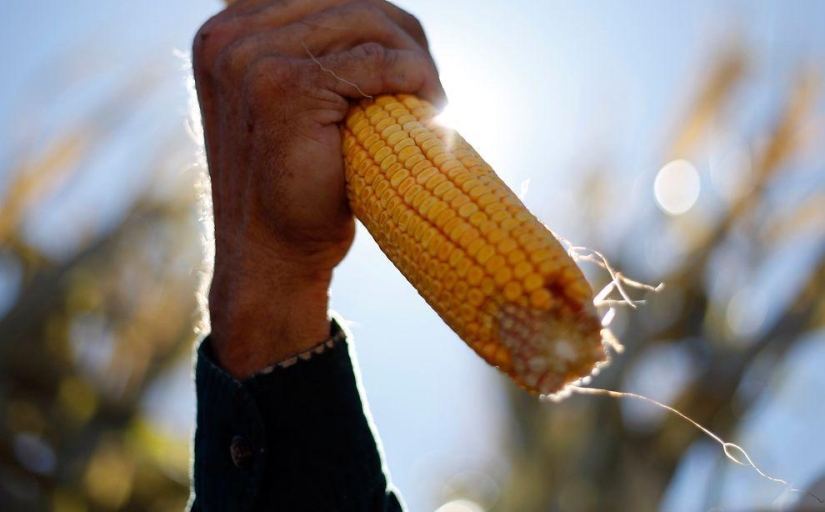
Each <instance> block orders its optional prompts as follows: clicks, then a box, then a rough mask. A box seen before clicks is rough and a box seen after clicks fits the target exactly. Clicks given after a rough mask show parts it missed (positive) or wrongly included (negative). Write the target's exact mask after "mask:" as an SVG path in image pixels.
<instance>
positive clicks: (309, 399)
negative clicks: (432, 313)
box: [190, 320, 404, 512]
mask: <svg viewBox="0 0 825 512" xmlns="http://www.w3.org/2000/svg"><path fill="white" fill-rule="evenodd" d="M353 358H354V354H350V347H349V342H348V340H347V339H346V336H345V335H344V332H343V330H342V329H341V327H340V326H339V324H338V322H336V321H335V320H333V322H332V325H331V338H330V340H329V341H327V342H325V343H323V344H320V345H318V346H317V347H316V348H315V349H313V350H311V351H308V352H306V353H303V354H300V355H299V356H296V357H293V358H291V359H289V360H287V361H282V362H281V363H278V364H276V365H273V366H271V367H269V368H267V369H266V370H264V371H262V372H259V373H257V374H255V375H253V376H252V377H250V378H248V379H246V380H243V381H238V380H236V379H234V378H233V377H232V376H230V375H229V374H228V373H226V372H225V371H224V370H223V369H221V368H220V367H219V366H218V365H217V364H216V363H215V362H214V358H213V357H212V354H211V349H210V343H209V337H206V338H205V339H204V340H203V341H202V342H201V343H200V346H199V348H198V352H197V361H196V367H195V383H196V394H197V425H196V430H195V444H194V455H195V460H194V470H193V473H194V474H193V489H192V497H191V499H190V509H191V510H192V511H196V512H212V511H224V510H226V511H229V510H232V511H236V510H237V511H247V510H282V511H288V512H291V511H296V512H302V511H307V512H309V511H313V512H315V511H341V512H344V511H347V512H349V511H353V512H355V511H358V512H361V511H364V512H396V511H401V510H403V509H404V508H403V505H402V502H401V500H400V498H399V497H398V495H397V493H396V492H395V491H394V490H393V489H392V487H391V486H390V485H389V484H388V480H387V477H386V475H385V472H384V470H383V467H382V460H381V455H380V453H379V449H378V445H377V441H376V436H375V435H374V433H373V430H372V428H371V425H370V421H369V419H368V414H367V413H366V412H365V410H364V404H363V402H362V399H361V393H360V389H359V385H358V376H357V375H356V371H355V370H354V368H353Z"/></svg>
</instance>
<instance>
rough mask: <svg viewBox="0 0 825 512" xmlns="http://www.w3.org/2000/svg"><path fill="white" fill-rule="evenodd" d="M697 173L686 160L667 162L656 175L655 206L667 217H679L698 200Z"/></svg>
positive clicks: (654, 184)
mask: <svg viewBox="0 0 825 512" xmlns="http://www.w3.org/2000/svg"><path fill="white" fill-rule="evenodd" d="M700 187H701V185H700V182H699V173H698V172H696V168H695V167H694V166H693V164H691V163H690V162H688V161H687V160H673V161H672V162H668V163H667V164H665V166H664V167H662V169H661V170H660V171H659V173H658V174H657V175H656V181H655V182H654V183H653V193H654V195H655V197H656V204H658V205H659V208H661V209H662V211H664V212H665V213H667V214H669V215H681V214H683V213H685V212H687V211H688V210H690V209H691V208H693V205H695V204H696V200H697V199H699V189H700Z"/></svg>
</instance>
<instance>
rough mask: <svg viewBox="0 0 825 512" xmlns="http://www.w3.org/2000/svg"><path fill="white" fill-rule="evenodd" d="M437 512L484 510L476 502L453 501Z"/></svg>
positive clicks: (481, 511)
mask: <svg viewBox="0 0 825 512" xmlns="http://www.w3.org/2000/svg"><path fill="white" fill-rule="evenodd" d="M435 512H484V509H483V508H481V505H479V504H478V503H476V502H474V501H470V500H453V501H450V502H448V503H445V504H443V505H441V506H440V507H438V509H436V511H435Z"/></svg>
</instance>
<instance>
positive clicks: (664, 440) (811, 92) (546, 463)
mask: <svg viewBox="0 0 825 512" xmlns="http://www.w3.org/2000/svg"><path fill="white" fill-rule="evenodd" d="M717 54H718V55H719V57H717V59H718V60H717V61H716V62H714V63H711V65H710V66H708V69H709V70H710V71H709V72H708V74H707V76H705V78H704V81H703V83H701V84H700V86H699V90H698V91H696V92H694V93H692V94H690V96H691V97H693V98H694V101H693V102H692V103H691V104H690V105H689V106H688V108H687V109H686V111H685V114H683V116H682V119H681V121H680V122H679V123H678V124H677V127H676V130H675V131H674V133H673V135H672V137H671V139H670V140H669V141H668V142H667V147H666V148H665V149H664V150H662V152H661V153H662V155H663V157H662V159H661V160H662V162H663V163H664V162H668V161H672V160H674V159H692V160H693V161H696V162H704V161H707V159H708V153H709V152H710V148H711V147H712V146H713V144H714V143H715V142H716V141H715V138H716V137H718V136H719V134H720V133H725V132H737V133H736V134H737V136H738V137H739V138H740V139H744V140H746V141H747V146H749V147H751V148H753V151H752V154H751V158H750V169H749V170H750V172H749V174H748V178H747V180H745V181H744V182H740V183H739V184H738V185H739V186H738V187H737V188H735V190H734V191H733V192H732V193H730V194H729V195H728V196H727V197H725V198H723V197H718V198H715V204H714V205H713V207H714V208H713V211H715V212H717V213H716V214H715V215H704V216H700V215H695V214H694V213H693V212H688V213H686V214H684V215H680V216H668V215H666V214H664V213H662V212H661V211H659V210H653V209H647V210H645V212H644V216H640V217H639V218H638V219H637V222H636V223H635V224H634V226H633V227H632V228H629V230H628V231H627V232H626V233H624V236H622V237H618V238H622V239H625V240H632V243H628V244H626V245H625V246H621V247H616V248H614V250H612V251H608V257H609V258H610V259H611V260H612V263H613V264H614V265H615V266H616V267H617V268H620V269H629V268H640V266H641V265H640V264H639V262H638V261H637V260H638V258H639V252H638V250H631V249H633V248H635V247H636V246H639V245H645V244H647V245H648V246H656V245H657V244H664V243H673V242H674V241H675V243H676V244H677V245H678V246H679V250H678V251H675V254H676V256H674V259H673V261H670V262H669V265H668V267H667V268H668V270H667V271H666V273H663V274H657V275H652V276H650V275H649V276H647V277H648V278H649V279H650V280H651V281H653V282H664V283H666V289H665V291H664V293H662V294H661V295H659V296H656V297H648V298H649V299H651V300H650V301H649V304H648V305H647V306H645V307H644V308H642V309H640V310H637V311H633V312H632V313H631V314H625V315H621V313H620V316H621V317H622V320H623V322H620V323H619V325H618V326H616V327H617V330H618V333H619V334H620V337H621V339H622V340H623V341H624V342H625V344H626V346H627V351H626V352H625V353H624V354H623V355H621V356H617V357H615V358H614V361H613V363H612V364H611V366H610V367H609V368H608V369H607V371H606V372H604V373H603V374H602V376H600V377H599V378H598V379H596V381H595V383H594V385H595V386H597V387H603V388H608V389H615V390H624V391H638V390H637V389H632V384H633V382H634V378H635V377H636V376H637V375H638V374H639V373H640V370H641V371H645V372H647V373H651V372H653V373H655V372H656V371H657V369H656V365H657V364H662V363H665V362H667V361H672V360H673V358H676V357H678V358H679V359H680V364H677V365H676V366H677V367H678V368H681V369H684V368H686V367H687V368H688V370H687V371H686V374H685V375H683V376H682V377H681V378H682V381H681V382H679V384H678V385H675V390H676V391H675V395H674V396H672V397H669V399H668V400H666V401H668V402H669V403H671V404H672V405H674V406H675V407H676V408H677V409H679V410H680V411H683V412H684V413H686V414H687V415H688V416H690V417H692V418H694V419H696V420H697V421H698V422H699V423H701V424H703V425H705V426H707V427H709V428H710V429H711V430H713V431H714V432H717V433H718V434H719V435H721V436H722V437H724V438H735V434H736V432H737V428H738V427H739V425H740V420H741V419H742V417H743V416H744V415H745V413H746V412H747V411H748V408H749V407H750V406H751V405H752V404H754V403H755V402H756V401H757V400H758V399H759V398H760V397H762V396H763V395H764V394H765V392H766V390H767V387H768V383H769V382H770V380H771V379H770V377H771V368H772V365H771V364H770V363H768V364H766V361H774V362H775V361H781V360H782V358H783V356H784V355H785V354H786V353H788V351H789V350H790V349H791V348H793V347H794V346H795V345H796V344H797V343H799V341H800V340H802V339H803V338H804V337H805V336H806V335H810V334H811V333H816V332H817V331H820V330H821V329H822V328H823V327H825V214H823V212H825V209H823V206H822V205H823V204H825V202H824V201H825V180H822V179H821V178H820V179H819V180H818V181H817V180H816V179H814V176H813V175H811V173H809V174H804V172H803V173H802V177H801V178H800V176H799V175H800V169H804V168H805V165H811V164H812V165H811V167H813V168H816V167H817V166H819V169H820V170H821V165H822V163H823V156H825V155H823V152H822V147H821V141H822V140H825V133H824V132H825V130H823V127H824V126H825V124H823V121H825V119H823V118H822V117H821V116H820V117H816V108H815V107H816V105H817V101H819V100H821V99H822V98H821V95H822V88H821V83H820V81H819V78H820V77H819V76H817V74H816V73H814V72H813V71H812V70H811V69H807V68H802V67H800V68H797V71H796V73H795V74H794V75H793V76H791V77H789V79H788V80H786V81H782V82H781V83H783V84H787V87H786V89H785V91H784V99H783V101H782V102H781V103H780V104H778V105H776V106H775V107H773V108H775V110H773V111H772V112H771V115H770V116H769V117H770V118H771V119H772V121H771V122H770V123H769V124H768V125H762V126H757V127H753V126H751V127H748V131H745V130H741V131H743V132H744V133H738V132H739V131H740V130H738V129H737V128H736V127H735V126H732V125H733V123H732V122H731V121H730V120H729V119H728V117H729V116H730V113H731V111H732V108H733V107H732V106H733V105H735V100H736V99H737V95H738V94H739V93H740V92H741V90H742V89H743V88H745V87H746V86H748V85H749V84H748V80H749V74H748V71H749V70H751V69H752V67H753V66H754V60H755V59H754V58H753V57H751V56H749V55H748V54H747V53H746V52H745V51H743V50H742V49H741V47H738V46H734V47H731V48H728V49H727V51H721V52H718V53H717ZM812 157H813V158H812ZM733 170H735V171H739V170H741V169H733ZM607 171H608V170H605V172H602V173H600V174H597V175H594V177H593V179H592V181H591V182H590V185H591V186H593V187H595V192H598V193H599V194H602V196H603V195H604V194H605V193H606V192H605V191H608V192H607V193H609V191H610V187H609V183H611V179H613V176H614V175H615V174H611V173H609V172H607ZM820 175H821V174H820ZM800 180H802V181H803V183H805V189H806V190H805V192H804V193H803V194H801V195H802V197H801V198H800V197H796V196H798V195H799V194H796V195H794V194H795V192H794V187H793V186H792V185H793V183H795V182H798V181H800ZM605 183H606V184H608V186H604V184H605ZM789 184H790V186H789ZM651 185H652V183H651ZM652 188H653V187H652V186H651V189H652ZM582 197H591V190H589V189H588V190H585V191H584V192H583V193H582ZM611 199H612V201H607V206H602V207H601V208H594V209H593V210H592V211H594V212H602V213H604V212H605V211H606V210H609V209H610V208H611V205H612V207H615V208H617V209H618V208H622V207H624V206H626V205H624V203H623V202H624V201H625V200H626V199H625V198H624V197H613V198H611ZM696 209H698V208H696ZM596 215H598V213H597V214H596ZM587 221H588V222H589V223H590V225H599V224H600V223H601V222H603V219H601V218H597V216H594V217H592V218H589V219H587ZM799 237H804V238H805V239H806V240H807V241H808V243H807V244H806V247H805V248H800V250H803V249H804V250H806V251H808V252H810V253H811V254H813V255H814V262H813V264H812V265H801V264H799V263H797V262H796V258H794V257H793V252H794V251H784V252H782V248H783V247H786V246H788V245H790V244H794V243H796V240H798V239H799ZM669 241H670V242H669ZM589 243H590V244H591V245H592V246H594V247H599V248H601V247H600V243H599V241H598V240H591V241H590V242H589ZM631 245H632V246H634V247H633V248H632V247H631ZM777 255H778V256H777ZM772 258H773V259H775V258H779V262H780V265H779V266H780V267H785V268H786V269H788V268H790V269H792V271H791V274H794V273H795V274H796V275H795V276H794V278H795V279H798V280H799V282H800V283H801V284H800V285H799V286H797V287H796V288H791V291H790V293H789V296H788V297H786V298H784V299H783V298H780V297H776V298H774V300H773V302H772V303H771V308H773V310H774V311H776V312H775V314H774V316H773V317H771V318H768V319H767V320H762V319H761V318H760V317H759V314H758V313H759V312H758V311H756V310H755V309H754V311H752V313H753V315H752V318H750V319H749V317H748V313H749V310H748V309H747V304H748V303H747V300H745V302H744V303H745V304H746V306H744V307H740V308H739V311H738V317H737V319H738V323H739V324H742V322H745V324H744V325H738V326H733V327H738V328H737V329H735V328H733V327H732V325H731V309H732V306H733V304H732V303H733V299H731V296H732V295H733V296H734V299H735V298H736V292H737V291H738V292H740V293H739V295H740V297H742V296H744V298H745V299H747V298H748V293H749V291H750V292H752V293H751V295H753V294H755V293H756V292H755V291H754V288H753V286H758V285H755V284H754V283H760V282H763V280H762V279H760V278H761V277H764V276H763V275H762V272H765V271H764V270H763V269H764V268H765V265H764V264H765V263H766V260H770V259H772ZM772 268H774V270H771V271H775V267H772ZM604 284H606V282H601V283H596V287H597V288H598V286H600V285H604ZM723 285H724V286H723ZM749 286H750V287H749ZM748 322H750V324H748ZM766 367H767V370H765V368H766ZM672 368H673V367H665V368H660V369H659V370H658V371H659V372H660V374H661V373H662V372H664V373H667V372H669V371H671V370H672ZM756 371H760V372H761V373H760V378H759V379H754V378H753V375H750V377H751V378H750V379H749V380H748V383H749V384H748V386H747V393H743V392H742V389H743V382H744V381H745V379H746V378H747V377H748V375H749V374H748V372H751V374H753V373H754V372H756ZM665 376H666V375H665ZM753 381H755V382H757V383H758V384H757V385H755V386H754V385H753V384H752V382H753ZM663 385H664V383H663ZM629 386H631V389H628V387H629ZM654 391H656V390H655V389H654ZM648 392H649V391H648ZM510 398H511V400H510V403H511V407H512V413H513V414H512V415H511V417H512V418H513V423H514V425H513V427H514V429H515V432H516V435H515V437H514V439H513V441H512V443H513V445H512V449H511V454H512V467H513V471H512V474H511V475H510V477H509V478H508V480H507V484H506V487H505V492H504V495H503V497H502V500H501V501H500V502H499V503H498V504H497V506H496V508H495V509H494V510H501V511H509V510H519V511H525V512H531V511H549V510H558V511H566V510H569V511H590V510H594V511H595V510H600V511H602V510H603V511H615V510H633V511H648V510H657V509H658V508H659V506H660V502H661V499H662V497H663V495H664V493H665V490H666V489H667V487H668V485H669V484H670V483H671V479H672V477H673V475H674V472H675V471H676V468H677V466H678V464H679V463H680V461H681V460H682V459H683V457H684V456H685V454H686V452H687V450H688V448H690V447H691V446H692V444H693V443H694V441H696V440H697V438H698V437H699V436H700V435H701V434H700V432H699V431H698V430H697V429H695V428H694V427H693V426H691V425H690V424H688V423H686V422H684V421H682V420H681V419H678V418H675V417H673V416H667V415H656V416H652V417H651V418H652V419H645V418H646V417H642V418H641V419H640V418H639V417H638V414H639V413H640V411H642V409H643V407H644V406H642V407H627V406H628V405H638V404H627V403H620V402H619V401H616V400H614V399H608V398H596V399H591V398H588V399H582V398H575V397H574V398H573V399H570V400H568V401H567V402H565V403H562V404H559V405H547V404H539V403H537V402H536V401H535V400H534V399H532V398H531V397H527V396H524V395H523V394H522V393H519V392H513V393H511V396H510ZM812 405H813V404H812ZM634 415H635V416H634ZM726 463H728V464H732V463H730V462H729V461H724V460H723V461H722V463H720V464H719V465H718V469H719V471H722V470H721V469H720V468H721V467H722V466H724V464H726ZM722 480H723V479H722V478H721V477H720V475H715V476H714V477H711V479H710V480H709V481H710V482H711V483H712V484H713V483H715V484H716V485H720V482H721V481H722ZM766 485H770V484H768V483H767V482H766ZM782 491H783V488H782V486H781V485H777V486H776V495H779V494H781V493H782ZM695 492H696V493H697V494H699V495H700V496H701V495H704V501H705V503H704V505H705V506H704V508H703V509H709V508H713V507H714V506H716V505H718V501H717V499H718V498H719V492H720V489H719V488H716V486H715V485H710V487H709V488H697V489H695ZM809 503H812V502H809Z"/></svg>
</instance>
